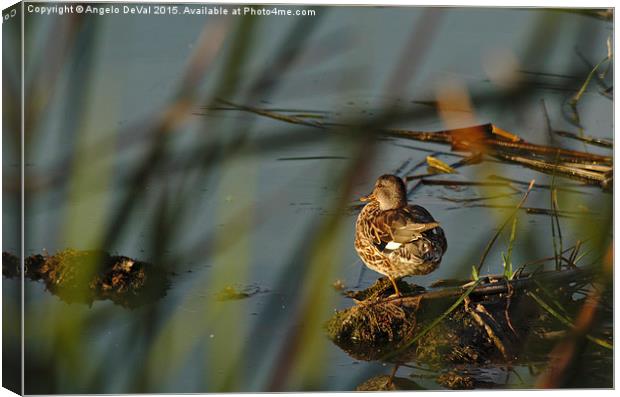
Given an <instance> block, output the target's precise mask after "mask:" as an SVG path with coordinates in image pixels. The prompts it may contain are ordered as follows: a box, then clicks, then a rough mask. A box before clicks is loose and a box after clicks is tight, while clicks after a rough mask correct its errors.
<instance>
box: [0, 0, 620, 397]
mask: <svg viewBox="0 0 620 397" xmlns="http://www.w3.org/2000/svg"><path fill="white" fill-rule="evenodd" d="M282 8H283V9H287V8H286V7H282ZM310 8H311V9H312V10H315V11H316V15H315V16H304V17H297V16H261V17H254V18H242V17H236V16H228V17H222V16H216V17H213V16H202V15H200V16H197V15H191V16H190V15H184V16H181V15H163V16H161V15H123V14H116V15H105V16H96V15H88V16H84V15H76V14H67V15H63V16H58V15H51V16H36V15H28V13H27V14H26V36H25V44H26V46H25V48H26V51H25V60H26V63H25V79H26V83H27V84H26V86H27V90H26V97H27V98H30V99H31V102H30V105H31V107H30V108H27V111H30V112H32V113H31V114H32V115H33V116H36V117H32V119H29V120H27V126H28V127H27V135H28V136H29V141H28V142H27V147H26V163H25V170H26V186H27V190H26V195H27V201H26V211H25V223H26V241H25V243H26V245H25V252H26V255H32V254H37V253H42V252H43V251H44V250H47V251H48V252H49V253H54V252H56V251H58V250H61V249H65V248H75V249H93V248H98V247H100V246H101V244H103V242H104V241H105V242H106V243H109V244H108V245H106V247H105V249H106V250H108V251H110V252H112V253H116V254H119V255H125V256H129V257H133V258H137V259H140V260H145V261H149V262H152V263H154V264H156V265H160V266H165V267H166V269H169V270H170V271H171V272H174V274H172V275H171V279H170V280H171V287H170V289H169V290H168V293H167V295H166V296H165V297H164V298H163V299H161V300H158V301H156V302H153V303H152V304H149V305H146V306H143V307H140V308H137V309H133V310H129V309H125V308H122V307H120V306H116V305H114V304H113V303H112V302H109V301H97V302H95V303H94V304H93V305H92V306H91V307H88V306H87V305H80V304H67V303H65V302H63V301H61V300H60V299H59V298H57V297H56V296H53V295H51V294H50V293H49V292H47V291H46V290H45V287H44V285H43V284H42V283H35V282H28V281H27V282H26V284H25V300H26V307H25V316H26V317H25V329H24V332H25V344H26V348H25V370H26V392H27V393H130V392H213V391H267V390H353V389H355V388H356V387H357V386H358V385H359V384H360V383H362V382H364V381H366V380H367V379H369V378H371V377H373V376H377V375H387V374H389V373H390V367H387V366H384V365H382V364H381V363H373V362H371V363H368V362H361V361H357V360H354V359H352V358H351V357H349V356H348V355H347V354H346V353H344V352H343V351H341V350H340V349H339V348H337V347H336V346H335V345H333V344H331V343H330V341H329V340H328V339H327V338H326V337H325V335H324V330H323V328H322V324H323V323H324V321H325V320H327V318H329V316H330V315H331V314H332V313H333V311H334V310H335V309H341V308H344V307H347V306H349V305H351V304H352V302H351V301H350V299H347V298H344V297H342V296H341V295H340V293H339V292H338V290H336V289H335V288H334V287H333V284H334V282H336V281H337V280H340V281H341V282H342V283H343V284H344V285H345V286H346V287H347V288H365V287H367V286H369V285H371V284H372V283H374V281H375V280H376V279H377V278H378V276H379V275H378V274H376V273H374V272H372V271H370V270H364V269H363V267H362V265H361V262H360V261H359V260H358V258H357V255H356V253H355V251H354V249H353V239H354V236H353V232H354V224H355V217H356V216H357V213H356V212H355V211H351V210H348V206H349V205H354V204H358V203H359V202H357V201H356V200H357V198H358V197H360V196H361V195H364V194H367V193H368V192H369V191H370V189H371V188H372V185H373V183H374V180H375V179H376V177H377V176H378V175H381V174H384V173H395V172H397V171H400V172H401V174H400V175H401V176H404V175H405V173H407V174H408V175H413V174H419V173H425V172H426V166H425V165H422V166H421V167H418V168H416V169H415V170H413V168H414V167H415V165H416V164H419V163H421V162H423V161H424V159H425V157H426V156H427V155H429V154H432V153H435V152H449V151H450V148H449V147H447V146H441V145H438V144H431V143H419V142H413V141H409V140H406V139H397V138H390V139H382V140H378V141H377V142H376V145H375V146H374V152H372V153H369V155H368V156H366V157H364V160H363V162H362V164H361V165H360V164H357V165H352V164H353V162H354V160H355V158H356V156H357V153H358V151H359V147H360V145H359V143H358V142H357V140H356V139H347V138H346V137H342V136H339V135H337V134H333V133H330V132H326V131H323V130H319V129H313V128H311V127H301V126H295V125H290V124H286V123H284V122H281V121H276V120H271V119H268V118H264V117H259V116H254V115H251V114H248V113H243V112H240V111H235V110H213V111H209V112H205V110H204V109H203V107H204V106H207V105H208V104H209V103H210V102H209V101H210V100H211V99H212V98H214V97H224V99H228V100H231V101H234V102H236V103H242V104H251V105H254V106H258V107H262V108H269V109H287V110H289V109H295V110H297V111H296V112H293V113H304V114H312V115H315V116H317V115H318V116H319V117H323V118H322V119H321V120H323V121H341V122H342V121H352V120H357V121H358V122H359V120H360V119H361V120H364V119H368V118H371V117H373V116H375V115H377V114H380V113H381V110H382V109H385V108H390V109H396V110H399V111H411V112H413V113H414V114H415V115H416V116H415V117H412V118H410V119H407V120H399V121H398V122H396V123H395V124H393V126H396V127H402V128H407V129H412V130H429V131H432V130H437V129H441V128H446V127H447V128H453V127H458V126H465V125H468V124H473V123H485V122H493V123H495V124H496V125H498V126H500V127H501V128H503V129H505V130H508V131H511V132H513V133H515V134H518V135H519V136H521V137H522V138H524V139H526V140H528V141H531V142H534V143H539V144H561V145H562V146H563V147H566V148H572V149H576V150H583V149H584V146H583V145H582V144H581V143H579V142H575V141H571V140H562V138H557V137H556V138H555V141H550V139H551V138H550V136H549V134H547V132H546V124H545V118H544V113H543V110H542V106H541V101H542V100H544V103H545V105H546V108H547V110H548V113H549V118H550V120H551V122H552V125H553V127H554V128H556V129H560V130H568V131H573V132H577V128H576V127H575V126H573V125H572V124H571V123H570V121H569V120H568V119H567V117H566V116H565V111H566V102H567V100H568V99H569V98H570V97H571V96H572V95H574V94H575V92H577V91H578V90H579V88H580V86H581V84H582V83H583V81H584V80H585V77H586V76H587V74H588V72H589V70H590V68H591V65H594V64H596V63H597V62H599V61H600V60H601V59H603V58H604V57H605V56H606V54H607V47H606V40H607V38H608V36H609V35H611V34H612V33H613V32H612V24H611V23H610V22H607V21H603V20H600V19H597V18H594V17H591V16H587V15H582V14H578V13H569V12H557V11H547V10H543V9H535V10H528V9H519V10H517V9H499V8H498V9H483V8H467V9H464V8H437V9H425V8H417V7H400V8H393V7H310ZM290 9H291V10H295V9H296V8H290ZM282 51H285V53H286V52H288V53H290V55H291V57H292V58H291V59H289V58H287V57H286V56H284V57H281V55H279V54H281V53H282ZM196 54H199V55H196ZM582 58H583V59H582ZM584 59H585V60H586V61H588V62H589V63H590V66H588V65H587V64H586V62H584ZM283 64H285V66H283ZM191 65H194V66H196V65H198V66H196V67H191ZM203 75H204V78H202V76H203ZM609 75H611V72H610V73H609ZM188 76H190V77H188ZM192 76H194V77H195V76H198V77H197V78H195V79H193V77H192ZM607 78H608V79H611V76H608V77H607ZM259 79H262V80H261V81H263V83H264V86H263V87H262V88H261V87H259V88H256V81H259ZM187 81H190V83H187ZM265 81H266V83H265ZM515 85H521V86H527V87H528V90H527V94H526V95H524V96H522V97H520V98H519V99H515V100H512V101H511V100H508V101H506V100H499V99H498V100H497V101H495V100H492V99H491V100H486V101H476V100H475V99H474V100H472V101H471V102H470V110H468V109H467V108H465V109H458V108H456V109H448V110H447V111H444V112H443V113H442V112H439V113H438V112H436V111H435V110H434V108H432V107H429V106H428V104H424V103H420V102H421V101H435V100H437V98H438V97H441V95H442V94H441V93H442V92H444V93H445V92H453V90H456V91H454V92H457V93H458V92H465V93H469V95H470V96H471V97H476V96H477V95H479V96H484V95H487V96H492V95H494V94H501V93H502V92H505V91H506V90H509V89H510V88H514V87H515ZM265 86H266V87H267V88H264V87H265ZM459 87H461V88H462V90H461V91H458V89H459ZM599 91H601V88H600V87H599V86H598V85H597V84H596V83H592V84H591V85H590V86H589V88H588V90H587V91H586V93H585V94H584V96H583V98H582V100H581V102H580V104H579V111H580V117H581V123H582V125H583V127H584V129H585V132H586V133H587V134H589V135H593V136H599V137H604V138H611V131H612V101H610V100H609V99H608V98H606V97H605V96H603V95H601V94H600V92H599ZM178 98H188V100H189V105H188V106H189V107H188V108H187V109H185V110H184V111H180V113H181V114H183V116H179V117H178V118H176V119H174V121H173V122H170V123H169V124H168V127H169V128H168V129H167V130H166V132H165V133H164V135H165V136H164V138H163V142H164V147H165V149H164V150H163V154H162V155H161V156H160V157H158V161H157V162H156V163H154V164H150V165H149V169H150V170H151V171H152V175H151V176H150V177H147V178H145V179H144V180H139V182H143V184H136V183H135V180H132V179H131V177H132V175H134V173H135V171H136V170H137V169H138V168H139V167H140V165H141V164H142V163H143V162H145V161H148V156H149V153H150V150H151V148H152V144H153V142H154V141H155V140H156V137H155V132H154V131H155V130H156V128H155V126H156V125H157V123H158V121H159V120H161V119H162V118H164V117H166V112H167V111H169V106H170V104H171V103H173V102H174V101H175V100H176V99H178ZM27 102H28V99H27ZM465 102H467V101H465ZM309 136H310V138H309ZM558 142H559V143H558ZM206 147H210V148H215V149H213V151H212V152H207V151H206V150H205V151H203V150H202V148H206ZM413 147H415V148H417V149H415V148H413ZM420 148H421V149H424V150H419V149H420ZM425 150H426V151H425ZM588 150H589V151H592V152H595V153H605V154H607V152H606V151H605V149H600V148H599V149H597V148H590V147H588ZM434 156H435V157H437V158H439V159H441V160H443V161H445V162H447V163H453V162H455V161H458V160H459V158H458V157H455V156H453V155H449V154H441V153H436V154H434ZM6 158H7V157H6V156H5V159H6ZM403 165H405V166H403ZM10 166H14V164H6V160H5V164H4V165H3V167H4V168H5V169H6V167H10ZM351 167H354V168H355V171H354V172H353V176H352V175H351V174H350V173H349V171H348V170H349V169H351ZM488 175H502V176H504V177H508V178H514V179H519V180H522V181H529V180H530V179H532V178H535V179H536V181H537V183H541V184H550V183H551V177H550V176H548V175H544V174H540V173H537V172H534V171H531V170H528V169H526V168H522V167H519V166H516V165H507V164H499V163H493V162H484V163H482V164H479V165H474V166H469V167H465V168H463V169H462V170H459V173H458V174H454V175H447V176H445V177H441V178H438V179H454V180H484V179H485V178H486V177H487V176H488ZM343 178H344V179H343ZM561 182H562V183H571V182H567V181H566V180H564V179H561ZM347 184H351V186H350V189H347V188H346V186H348V185H347ZM412 185H413V184H410V185H409V186H412ZM132 189H133V190H132ZM132 192H133V194H136V195H137V196H136V198H135V201H134V204H135V205H133V206H131V207H129V209H128V211H126V212H125V213H123V215H122V216H117V215H116V214H117V212H118V211H119V208H120V207H121V206H122V204H123V203H124V200H125V198H126V196H127V195H128V194H130V193H132ZM343 192H344V194H345V195H346V197H345V198H344V199H342V200H343V201H342V202H340V201H339V200H340V197H341V195H342V194H343ZM509 192H510V190H508V189H505V190H501V189H496V190H492V189H490V188H486V187H461V188H459V189H454V188H448V187H442V186H421V187H420V188H418V189H416V190H415V191H414V192H412V194H411V195H410V197H409V199H410V201H412V202H415V203H416V204H419V205H422V206H424V207H425V208H427V209H428V210H429V211H430V212H431V213H432V214H433V215H434V217H435V218H436V219H437V220H438V221H439V222H441V224H442V227H443V228H444V230H445V231H446V235H447V238H448V247H449V248H448V251H447V253H446V255H445V256H444V258H443V261H442V264H441V266H440V268H439V269H438V270H437V271H435V272H434V273H432V274H430V275H427V276H423V277H415V278H412V279H410V281H412V282H415V283H416V284H419V285H423V286H428V285H430V284H431V283H432V282H434V281H435V280H437V279H444V278H465V279H466V278H468V277H469V275H470V272H471V266H472V265H473V264H474V263H476V262H477V261H478V259H479V258H480V255H481V253H482V251H483V249H484V246H485V245H486V243H487V242H488V240H489V239H490V238H491V236H492V235H493V232H494V230H495V228H496V227H497V225H498V224H499V223H500V222H501V221H502V220H503V219H504V217H505V216H506V214H507V213H508V211H506V210H501V209H492V208H484V207H476V206H470V205H469V206H466V205H464V204H463V203H458V202H454V201H450V200H448V199H455V198H467V197H478V196H484V195H491V194H501V193H509ZM520 197H521V194H517V195H514V196H511V197H507V198H506V197H505V198H503V199H502V201H498V202H497V203H499V204H506V205H511V206H514V205H515V204H516V202H517V201H518V200H519V198H520ZM446 198H448V199H446ZM610 198H611V195H610V194H607V193H603V192H601V191H600V189H597V188H583V189H580V193H573V194H571V193H566V194H562V195H561V197H560V200H561V201H560V208H564V209H571V210H575V209H582V210H583V211H588V210H589V211H594V210H596V209H598V208H602V207H603V204H604V203H606V202H608V200H610ZM339 203H340V204H342V203H344V205H340V204H339ZM528 206H531V207H543V208H549V192H548V190H543V189H540V190H534V191H533V192H532V195H531V196H530V198H529V199H528ZM585 213H586V212H584V214H585ZM4 217H5V219H6V218H7V214H6V213H5V214H4ZM332 221H333V222H332ZM562 222H563V223H562V227H563V230H562V232H563V239H564V241H565V242H567V243H566V244H567V245H572V244H574V242H575V241H576V240H577V239H582V240H583V239H584V238H586V236H584V235H583V234H584V230H588V227H592V226H593V225H594V224H596V223H597V222H599V223H600V222H601V220H600V219H597V218H596V217H593V216H590V215H580V216H577V217H573V218H563V219H562ZM326 225H329V226H326ZM115 227H116V228H117V229H114V230H115V232H114V233H113V234H112V236H110V233H109V230H110V229H112V228H115ZM550 228H551V224H550V219H549V217H547V216H544V215H526V214H523V215H521V216H520V218H519V236H520V237H519V238H518V239H517V241H516V243H515V248H514V252H513V262H514V263H515V264H518V263H524V262H527V261H531V260H535V259H538V258H542V257H546V256H550V255H553V247H552V243H551V237H550ZM609 234H611V231H609ZM10 238H11V237H10V236H8V237H7V233H5V240H6V241H5V242H3V245H4V246H3V251H13V252H16V251H17V250H18V245H17V241H16V240H15V241H11V240H10ZM505 247H506V241H505V238H504V237H501V238H500V240H499V241H498V244H497V245H496V246H495V248H494V249H493V250H492V251H491V253H490V255H489V259H488V260H487V261H486V265H485V267H484V268H483V272H485V273H501V271H502V269H501V256H500V253H501V252H502V251H505V249H506V248H505ZM17 283H18V281H17V280H6V279H5V280H4V281H3V288H4V289H5V291H7V290H9V291H11V290H13V289H15V288H16V287H17V285H18V284H17ZM226 287H233V288H235V289H237V290H244V289H245V290H247V291H251V292H253V293H254V292H256V293H255V294H253V295H252V296H250V297H248V298H246V299H240V300H225V301H221V300H218V299H217V297H218V293H220V292H221V291H222V290H223V289H224V288H226ZM515 370H516V371H517V372H519V374H520V377H521V380H519V378H516V377H513V378H509V380H508V382H507V383H506V376H507V372H506V371H504V369H503V368H490V369H487V370H486V371H487V372H488V373H487V377H488V379H489V380H490V381H491V382H494V383H498V384H499V386H500V387H511V386H517V387H521V388H527V387H531V386H532V385H533V382H534V381H535V377H532V376H531V375H529V373H528V371H527V369H526V367H519V366H516V368H515ZM420 373H421V374H425V372H424V371H419V370H416V369H413V368H400V369H399V371H398V376H399V377H405V378H406V377H409V376H411V375H413V379H414V380H415V381H416V382H417V383H418V384H419V385H420V386H422V387H425V388H441V386H439V385H438V384H437V383H436V382H435V380H434V379H433V378H432V377H431V378H426V377H422V378H420V377H416V376H415V375H416V374H420ZM502 385H505V386H502Z"/></svg>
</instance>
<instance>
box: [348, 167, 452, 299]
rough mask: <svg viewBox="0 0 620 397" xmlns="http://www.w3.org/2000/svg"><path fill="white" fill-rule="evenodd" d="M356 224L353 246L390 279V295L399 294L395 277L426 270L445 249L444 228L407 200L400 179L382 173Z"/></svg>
mask: <svg viewBox="0 0 620 397" xmlns="http://www.w3.org/2000/svg"><path fill="white" fill-rule="evenodd" d="M360 201H362V202H366V205H364V207H363V208H362V210H361V212H360V214H359V215H358V217H357V221H356V224H355V250H356V251H357V254H358V255H359V257H360V259H361V260H362V262H364V264H365V265H366V266H367V267H368V268H369V269H371V270H374V271H375V272H377V273H380V274H382V275H384V276H387V278H388V279H389V280H390V282H391V283H392V285H393V287H394V294H393V295H392V296H395V297H400V296H401V293H400V291H399V289H398V285H397V281H398V280H399V279H401V278H403V277H407V276H420V275H425V274H429V273H431V272H432V271H434V270H435V269H437V268H438V267H439V264H440V263H441V259H442V257H443V255H444V253H445V252H446V250H447V249H448V243H447V240H446V236H445V233H444V231H443V229H442V228H441V227H440V226H439V223H438V222H436V221H435V219H434V218H433V217H432V215H431V214H430V213H429V212H428V211H427V210H426V209H425V208H424V207H422V206H419V205H410V204H409V203H408V202H407V189H406V187H405V183H404V182H403V180H402V179H401V178H400V177H398V176H396V175H391V174H385V175H381V176H380V177H379V178H377V181H376V182H375V185H374V188H373V190H372V193H370V194H369V195H366V196H363V197H361V198H360Z"/></svg>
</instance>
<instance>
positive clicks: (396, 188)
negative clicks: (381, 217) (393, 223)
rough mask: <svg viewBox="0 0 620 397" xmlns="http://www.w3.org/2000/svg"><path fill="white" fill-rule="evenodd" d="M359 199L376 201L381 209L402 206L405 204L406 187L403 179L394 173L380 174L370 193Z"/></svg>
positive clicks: (385, 209)
mask: <svg viewBox="0 0 620 397" xmlns="http://www.w3.org/2000/svg"><path fill="white" fill-rule="evenodd" d="M360 200H361V201H377V202H378V203H379V208H380V209H381V210H382V211H387V210H392V209H396V208H402V207H405V206H406V205H407V189H406V188H405V183H404V182H403V180H402V179H400V178H399V177H397V176H396V175H389V174H386V175H381V176H380V177H379V178H378V179H377V182H376V183H375V188H374V189H373V190H372V193H370V194H369V195H368V196H364V197H361V198H360Z"/></svg>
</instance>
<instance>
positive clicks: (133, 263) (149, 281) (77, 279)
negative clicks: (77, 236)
mask: <svg viewBox="0 0 620 397" xmlns="http://www.w3.org/2000/svg"><path fill="white" fill-rule="evenodd" d="M24 268H25V271H24V277H25V278H28V279H30V280H32V281H42V282H43V283H45V287H46V289H47V290H48V291H50V292H51V293H52V294H54V295H56V296H58V297H59V298H60V299H62V300H63V301H65V302H67V303H85V304H88V305H92V303H93V302H94V301H96V300H110V301H112V302H114V303H115V304H117V305H120V306H123V307H126V308H135V307H138V306H142V305H144V304H147V303H151V302H154V301H156V300H158V299H160V298H162V297H163V296H165V295H166V291H167V290H168V288H169V285H170V282H169V279H168V275H167V273H166V272H165V271H163V270H162V269H160V268H159V267H157V266H154V265H152V264H150V263H147V262H142V261H138V260H135V259H132V258H129V257H126V256H118V255H110V254H108V253H106V252H103V251H80V250H74V249H67V250H63V251H59V252H57V253H56V254H55V255H47V254H46V255H31V256H29V257H27V258H25V260H24ZM2 274H3V276H5V277H7V278H13V277H18V276H20V264H19V258H18V257H17V256H15V255H13V254H10V253H7V252H3V253H2Z"/></svg>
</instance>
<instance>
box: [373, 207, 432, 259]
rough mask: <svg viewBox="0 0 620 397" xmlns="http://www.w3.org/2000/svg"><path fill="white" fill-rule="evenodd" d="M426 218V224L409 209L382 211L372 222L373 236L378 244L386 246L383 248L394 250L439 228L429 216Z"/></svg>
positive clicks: (424, 219)
mask: <svg viewBox="0 0 620 397" xmlns="http://www.w3.org/2000/svg"><path fill="white" fill-rule="evenodd" d="M419 208H422V207H419ZM422 209H423V208H422ZM423 210H424V209H423ZM424 211H426V210H424ZM426 214H428V211H426ZM428 217H430V220H429V221H428V222H427V221H426V219H427V218H425V217H422V218H420V219H419V220H418V219H416V217H415V214H414V213H413V212H412V211H410V210H409V208H405V209H397V210H389V211H383V212H382V213H381V214H380V215H379V216H377V218H375V221H374V222H373V228H374V229H375V236H376V238H377V240H378V242H380V243H384V244H386V247H385V248H387V249H396V248H398V246H400V245H401V244H405V243H408V242H411V241H414V240H416V239H418V238H420V236H421V235H422V233H423V232H425V231H427V230H431V229H434V228H436V227H438V226H439V223H437V222H435V221H434V220H433V218H432V217H431V216H430V214H428Z"/></svg>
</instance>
